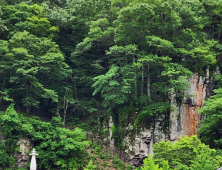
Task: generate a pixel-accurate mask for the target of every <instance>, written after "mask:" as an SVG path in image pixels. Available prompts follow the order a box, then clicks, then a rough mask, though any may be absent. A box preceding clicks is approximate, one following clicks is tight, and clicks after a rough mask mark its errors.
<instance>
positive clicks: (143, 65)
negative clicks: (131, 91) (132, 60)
mask: <svg viewBox="0 0 222 170" xmlns="http://www.w3.org/2000/svg"><path fill="white" fill-rule="evenodd" d="M143 84H144V65H143V63H142V83H141V95H143Z"/></svg>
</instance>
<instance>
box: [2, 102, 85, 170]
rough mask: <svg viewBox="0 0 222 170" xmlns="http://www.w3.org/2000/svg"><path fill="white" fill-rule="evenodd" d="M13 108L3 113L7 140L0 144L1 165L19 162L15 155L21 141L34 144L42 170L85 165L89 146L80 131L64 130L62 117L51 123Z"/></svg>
mask: <svg viewBox="0 0 222 170" xmlns="http://www.w3.org/2000/svg"><path fill="white" fill-rule="evenodd" d="M13 107H14V105H12V104H11V105H10V106H9V107H8V109H7V110H6V112H4V113H3V112H1V113H0V124H1V131H2V135H3V138H4V140H2V141H0V148H1V151H0V153H1V154H0V158H1V159H0V166H1V167H5V168H10V167H11V166H12V165H14V164H15V163H16V161H15V160H14V158H13V156H14V154H15V150H16V149H17V147H18V144H17V142H18V140H19V139H21V138H27V136H28V137H29V139H30V140H31V141H32V142H33V144H34V146H35V149H36V150H37V151H38V153H39V156H38V158H39V160H41V161H38V167H39V168H40V169H79V168H81V167H83V166H84V164H85V162H84V159H85V158H86V156H87V152H86V149H85V147H86V146H89V141H87V140H86V134H85V132H83V131H82V130H81V129H79V128H75V130H73V131H72V130H68V129H65V128H61V125H62V122H61V118H60V117H53V118H52V120H51V122H43V121H41V120H40V119H39V118H38V117H26V116H25V115H23V114H18V113H17V112H16V111H15V110H14V108H13Z"/></svg>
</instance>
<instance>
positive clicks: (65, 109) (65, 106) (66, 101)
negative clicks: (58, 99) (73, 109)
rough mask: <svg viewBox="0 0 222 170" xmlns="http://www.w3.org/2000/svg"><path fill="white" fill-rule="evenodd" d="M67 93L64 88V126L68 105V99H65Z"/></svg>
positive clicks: (64, 124)
mask: <svg viewBox="0 0 222 170" xmlns="http://www.w3.org/2000/svg"><path fill="white" fill-rule="evenodd" d="M67 95H68V91H67V89H66V91H65V94H64V99H63V111H64V112H63V127H65V126H66V113H67V109H68V105H69V100H67V99H66V96H67Z"/></svg>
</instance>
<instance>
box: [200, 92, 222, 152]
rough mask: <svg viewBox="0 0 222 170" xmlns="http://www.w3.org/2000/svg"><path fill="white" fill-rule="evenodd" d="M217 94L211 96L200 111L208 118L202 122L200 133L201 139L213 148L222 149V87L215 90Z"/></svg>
mask: <svg viewBox="0 0 222 170" xmlns="http://www.w3.org/2000/svg"><path fill="white" fill-rule="evenodd" d="M214 92H215V95H214V96H211V97H210V98H209V99H208V100H207V101H206V102H205V106H204V107H202V108H201V109H200V110H199V112H200V114H201V115H203V116H205V117H206V118H205V119H204V120H203V121H202V122H201V126H200V128H199V131H198V133H199V134H200V137H201V140H202V141H203V142H204V143H206V144H208V145H209V146H210V147H212V148H216V149H222V132H221V129H222V123H221V118H222V117H221V115H222V106H221V102H222V89H221V88H219V89H217V90H215V91H214Z"/></svg>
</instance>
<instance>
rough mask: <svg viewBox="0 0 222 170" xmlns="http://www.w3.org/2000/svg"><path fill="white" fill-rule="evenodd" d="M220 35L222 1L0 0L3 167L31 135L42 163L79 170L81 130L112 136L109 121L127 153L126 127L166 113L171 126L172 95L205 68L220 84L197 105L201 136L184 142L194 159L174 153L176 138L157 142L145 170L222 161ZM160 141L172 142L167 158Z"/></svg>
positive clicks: (179, 94) (118, 143)
mask: <svg viewBox="0 0 222 170" xmlns="http://www.w3.org/2000/svg"><path fill="white" fill-rule="evenodd" d="M221 31H222V0H182V1H180V0H49V1H47V0H38V1H37V0H29V1H21V0H0V111H2V112H1V114H0V115H1V116H0V122H1V124H0V130H1V131H2V133H1V134H2V135H3V138H4V139H5V140H3V141H2V142H1V144H0V167H1V166H4V167H5V168H8V167H10V166H11V165H12V164H14V163H15V162H14V161H13V159H12V155H13V153H14V149H15V148H16V141H17V140H18V139H19V138H20V137H29V138H31V139H32V141H33V142H34V144H35V145H36V146H37V147H36V148H37V149H38V150H39V151H40V152H42V154H41V155H42V157H40V158H39V160H41V161H42V162H41V163H40V165H39V166H40V167H41V168H42V169H54V168H55V169H56V168H59V169H82V168H83V167H86V165H87V162H86V161H84V160H85V159H86V158H87V152H86V150H85V149H84V148H85V147H88V146H89V145H90V144H89V142H88V141H87V140H86V137H85V132H84V131H89V130H90V131H91V132H93V133H98V134H99V136H100V137H101V138H105V137H107V136H108V131H107V129H106V126H107V125H108V123H109V120H110V118H112V120H113V123H114V126H113V128H112V131H113V138H114V141H115V146H116V147H117V148H120V149H124V145H123V140H124V128H125V127H126V126H127V125H129V124H130V125H131V126H132V127H133V128H134V129H135V131H136V129H137V128H139V127H150V126H152V124H153V123H154V122H155V121H156V120H158V119H159V118H160V117H161V118H164V120H165V121H164V125H163V126H164V127H166V128H167V127H169V124H170V120H169V115H170V111H171V110H172V109H173V108H171V100H170V97H171V96H170V95H171V94H175V96H176V100H177V102H178V103H181V102H182V100H183V98H184V92H185V91H186V90H187V89H188V88H189V82H188V81H187V79H188V78H190V77H191V76H192V74H193V73H198V74H199V75H201V76H205V74H206V70H209V72H210V77H212V79H213V81H214V84H215V88H216V90H215V92H214V94H215V95H214V96H212V97H210V99H209V100H207V101H206V104H205V106H204V107H202V108H201V109H200V114H201V115H202V116H203V117H204V118H205V120H204V121H202V122H201V124H200V128H199V137H200V140H201V141H200V140H199V139H197V138H196V137H193V138H191V139H186V138H185V139H184V140H187V141H190V143H191V144H190V146H187V147H188V148H190V149H191V150H192V149H193V150H192V153H189V154H190V155H189V156H187V161H186V160H184V157H186V156H183V155H180V156H181V157H180V156H178V155H177V156H178V157H177V158H176V156H175V152H174V151H175V150H177V149H175V148H174V147H179V144H178V145H176V146H175V145H172V146H171V145H170V143H167V142H166V143H165V144H161V143H160V144H159V145H158V144H157V145H156V146H155V147H156V153H155V152H154V156H153V158H151V157H150V158H149V159H148V160H146V161H145V162H144V168H145V169H146V166H147V169H148V168H150V167H149V166H153V167H152V168H153V170H155V168H156V169H158V168H159V167H160V169H161V168H162V169H163V170H167V168H168V169H170V168H171V169H172V168H177V169H184V170H185V169H190V170H201V168H200V167H199V166H201V167H205V168H203V169H205V170H206V169H208V170H211V169H212V170H213V169H216V168H218V167H220V166H222V163H221V162H220V161H216V160H219V159H216V158H215V157H220V154H221V153H222V152H221V150H220V149H222V129H221V128H222V121H221V119H222V115H221V113H222V105H221V103H222V81H221V76H220V75H215V74H214V73H215V70H216V67H221V66H222V64H221V63H222V35H221ZM32 116H34V117H32ZM42 120H49V121H50V122H43V121H42ZM38 124H39V125H38ZM62 126H63V127H69V128H70V127H72V128H73V127H79V128H75V130H73V131H72V130H68V129H65V128H62ZM81 129H83V130H81ZM52 136H53V137H52ZM46 139H50V140H46ZM56 141H57V142H58V141H62V142H58V143H59V144H58V145H57V144H56V143H57V142H56ZM181 141H182V142H184V143H185V144H187V143H188V142H185V141H183V139H181ZM192 141H194V142H193V143H192ZM201 142H203V143H201ZM50 143H53V144H50ZM197 143H198V145H197ZM185 144H184V145H185ZM192 144H193V145H192ZM205 144H206V145H209V146H210V148H211V149H210V148H209V147H208V146H206V145H205ZM181 145H183V144H181ZM191 145H192V147H191ZM64 146H66V147H64ZM160 147H163V148H164V147H166V148H168V149H169V148H171V152H169V153H168V154H169V156H168V158H166V157H165V156H164V155H166V154H164V153H161V150H162V149H160ZM6 148H7V149H6ZM59 148H60V149H61V148H63V149H64V150H60V149H59ZM179 148H180V147H179ZM214 149H216V150H214ZM154 150H155V148H154ZM55 151H56V152H57V154H55V156H54V157H53V158H52V157H50V156H49V155H51V154H50V153H53V152H55ZM72 151H73V152H72ZM77 153H78V156H77ZM80 153H81V154H80ZM182 153H183V151H181V154H182ZM204 153H208V154H206V155H205V154H204ZM79 154H80V155H81V156H80V157H79ZM188 157H189V158H188ZM1 158H2V159H1ZM3 158H4V159H3ZM61 158H62V159H61ZM50 159H51V160H50ZM174 159H175V160H174ZM158 160H161V161H158ZM201 160H203V161H201ZM211 160H215V162H213V161H211ZM212 163H213V164H212ZM91 164H92V162H90V165H88V167H92V168H91V169H93V165H91ZM209 167H210V168H211V169H210V168H209ZM164 168H165V169H164ZM195 168H196V169H195ZM89 169H90V168H89ZM94 169H95V167H94ZM117 169H118V168H117ZM142 169H143V168H142Z"/></svg>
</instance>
